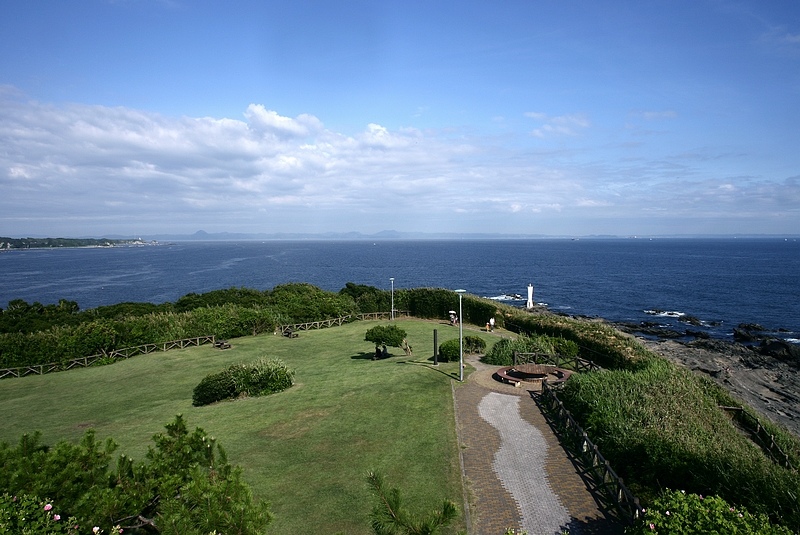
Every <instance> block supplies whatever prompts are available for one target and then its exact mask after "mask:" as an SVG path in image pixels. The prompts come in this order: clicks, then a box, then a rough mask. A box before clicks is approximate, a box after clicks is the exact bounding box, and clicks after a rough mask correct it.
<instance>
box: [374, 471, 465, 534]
mask: <svg viewBox="0 0 800 535" xmlns="http://www.w3.org/2000/svg"><path fill="white" fill-rule="evenodd" d="M367 481H368V483H369V486H370V488H371V489H372V492H373V493H374V494H375V497H376V498H377V500H378V503H377V504H376V505H375V507H374V509H373V510H372V514H371V515H370V525H371V526H372V531H373V532H374V533H375V534H376V535H401V534H408V535H433V534H435V533H439V532H440V531H441V529H442V528H443V527H445V526H448V525H449V524H450V523H452V522H453V520H455V519H456V518H457V517H458V508H457V507H456V504H455V503H453V502H452V501H450V500H444V501H443V502H442V505H441V507H440V508H439V509H436V510H434V511H431V512H430V513H429V514H428V515H427V516H425V517H419V516H417V515H414V514H412V513H410V512H408V511H407V510H406V509H405V507H404V506H403V501H402V499H401V496H400V491H399V490H398V489H396V488H391V489H389V488H386V483H385V481H384V478H383V476H381V475H380V474H376V473H375V472H370V473H369V474H368V475H367Z"/></svg>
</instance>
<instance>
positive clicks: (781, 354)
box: [759, 340, 800, 367]
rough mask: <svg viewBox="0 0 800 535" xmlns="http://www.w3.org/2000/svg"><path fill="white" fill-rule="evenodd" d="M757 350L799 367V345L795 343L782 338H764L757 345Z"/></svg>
mask: <svg viewBox="0 0 800 535" xmlns="http://www.w3.org/2000/svg"><path fill="white" fill-rule="evenodd" d="M759 352H760V353H761V354H762V355H766V356H769V357H774V358H776V359H779V360H782V361H785V362H788V363H790V364H791V365H793V366H795V367H800V346H798V345H796V344H790V343H789V342H786V341H784V340H764V341H763V342H761V345H760V346H759Z"/></svg>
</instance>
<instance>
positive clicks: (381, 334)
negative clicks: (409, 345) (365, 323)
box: [364, 325, 406, 350]
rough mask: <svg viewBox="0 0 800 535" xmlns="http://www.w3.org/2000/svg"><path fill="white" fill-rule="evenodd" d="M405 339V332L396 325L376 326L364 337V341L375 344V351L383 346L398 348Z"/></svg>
mask: <svg viewBox="0 0 800 535" xmlns="http://www.w3.org/2000/svg"><path fill="white" fill-rule="evenodd" d="M405 338H406V332H405V331H404V330H403V329H401V328H400V327H398V326H397V325H377V326H375V327H373V328H372V329H369V330H368V331H367V334H365V335H364V341H365V342H372V343H373V344H375V349H376V350H377V349H378V347H379V346H383V345H385V346H392V347H400V346H401V345H402V344H403V340H405Z"/></svg>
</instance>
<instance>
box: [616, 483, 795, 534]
mask: <svg viewBox="0 0 800 535" xmlns="http://www.w3.org/2000/svg"><path fill="white" fill-rule="evenodd" d="M626 533H628V534H630V535H645V534H647V535H650V534H653V535H657V534H661V535H670V534H677V533H721V534H727V533H739V534H741V535H784V534H785V535H790V534H791V533H792V532H791V530H789V529H788V528H786V527H784V526H779V525H774V524H772V523H770V521H769V518H768V517H767V516H766V515H763V514H753V513H750V512H748V511H747V510H746V509H745V508H743V507H732V506H731V505H730V504H728V502H726V501H725V500H723V499H722V498H720V497H719V496H705V497H704V496H702V495H699V494H687V493H686V492H685V491H680V492H679V491H669V490H667V491H664V492H663V493H662V494H661V495H660V496H659V497H658V498H657V499H656V500H655V501H653V503H652V505H651V506H650V507H649V508H648V509H647V510H646V511H645V513H644V515H643V516H642V517H641V518H640V519H639V521H638V522H637V523H636V525H635V526H633V527H632V528H629V529H628V530H627V531H626Z"/></svg>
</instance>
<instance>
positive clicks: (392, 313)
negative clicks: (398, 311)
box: [389, 277, 394, 321]
mask: <svg viewBox="0 0 800 535" xmlns="http://www.w3.org/2000/svg"><path fill="white" fill-rule="evenodd" d="M389 282H391V283H392V312H391V314H390V316H391V318H392V321H394V277H389Z"/></svg>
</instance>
